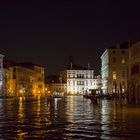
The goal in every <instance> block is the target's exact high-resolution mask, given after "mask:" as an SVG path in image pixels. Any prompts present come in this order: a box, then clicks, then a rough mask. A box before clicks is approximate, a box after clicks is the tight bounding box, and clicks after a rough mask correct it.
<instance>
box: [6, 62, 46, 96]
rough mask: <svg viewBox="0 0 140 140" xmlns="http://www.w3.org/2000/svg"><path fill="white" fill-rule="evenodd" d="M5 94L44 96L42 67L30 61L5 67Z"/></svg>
mask: <svg viewBox="0 0 140 140" xmlns="http://www.w3.org/2000/svg"><path fill="white" fill-rule="evenodd" d="M4 77H5V78H4V79H5V80H4V83H5V84H4V85H5V86H4V95H5V96H38V95H39V96H44V95H45V78H44V68H43V67H41V66H38V65H35V64H31V63H20V64H14V65H10V66H7V67H5V76H4Z"/></svg>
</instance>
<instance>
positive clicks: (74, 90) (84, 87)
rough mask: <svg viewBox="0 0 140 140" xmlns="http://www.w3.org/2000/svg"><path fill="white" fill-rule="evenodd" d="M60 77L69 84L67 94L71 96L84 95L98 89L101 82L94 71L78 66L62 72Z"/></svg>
mask: <svg viewBox="0 0 140 140" xmlns="http://www.w3.org/2000/svg"><path fill="white" fill-rule="evenodd" d="M60 77H62V79H63V81H64V82H66V83H67V94H70V95H83V94H84V93H87V92H89V90H91V89H98V88H99V87H98V86H99V85H100V84H99V83H100V81H101V79H95V77H94V70H92V69H90V68H83V67H78V66H76V65H74V66H71V68H68V69H66V70H63V71H61V72H60ZM98 78H99V77H98Z"/></svg>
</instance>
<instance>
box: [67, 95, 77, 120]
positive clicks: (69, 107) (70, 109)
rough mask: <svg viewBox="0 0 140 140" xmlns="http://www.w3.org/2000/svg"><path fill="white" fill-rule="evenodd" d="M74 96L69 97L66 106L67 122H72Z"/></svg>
mask: <svg viewBox="0 0 140 140" xmlns="http://www.w3.org/2000/svg"><path fill="white" fill-rule="evenodd" d="M74 98H75V97H74V96H69V102H68V104H67V114H68V121H70V122H73V121H74V116H73V114H74Z"/></svg>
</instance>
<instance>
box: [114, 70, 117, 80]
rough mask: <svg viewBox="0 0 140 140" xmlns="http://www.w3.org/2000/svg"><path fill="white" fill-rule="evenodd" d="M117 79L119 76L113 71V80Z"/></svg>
mask: <svg viewBox="0 0 140 140" xmlns="http://www.w3.org/2000/svg"><path fill="white" fill-rule="evenodd" d="M116 79H117V74H116V72H115V71H113V80H116Z"/></svg>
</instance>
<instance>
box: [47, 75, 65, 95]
mask: <svg viewBox="0 0 140 140" xmlns="http://www.w3.org/2000/svg"><path fill="white" fill-rule="evenodd" d="M47 83H48V84H46V94H47V95H51V94H54V93H64V94H66V92H67V83H64V82H63V81H62V78H60V77H59V76H55V75H51V76H48V77H47Z"/></svg>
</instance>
